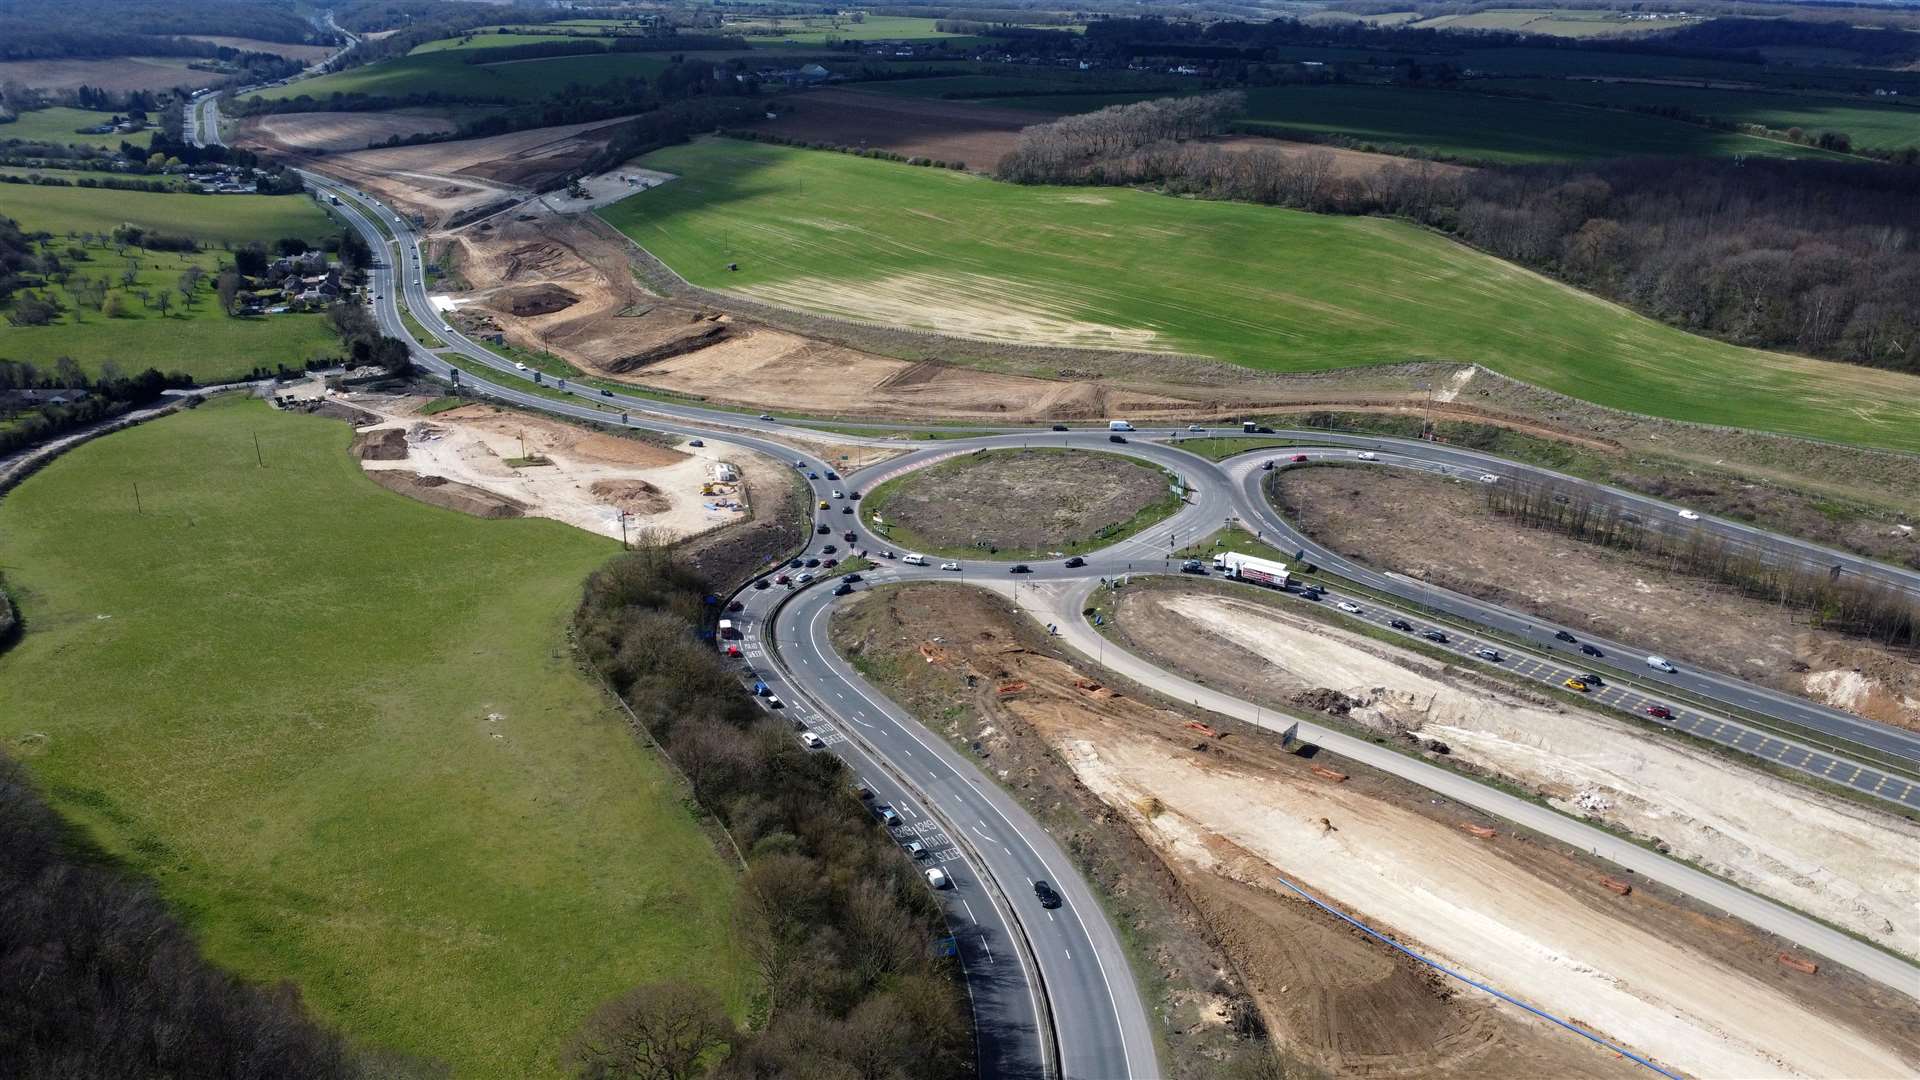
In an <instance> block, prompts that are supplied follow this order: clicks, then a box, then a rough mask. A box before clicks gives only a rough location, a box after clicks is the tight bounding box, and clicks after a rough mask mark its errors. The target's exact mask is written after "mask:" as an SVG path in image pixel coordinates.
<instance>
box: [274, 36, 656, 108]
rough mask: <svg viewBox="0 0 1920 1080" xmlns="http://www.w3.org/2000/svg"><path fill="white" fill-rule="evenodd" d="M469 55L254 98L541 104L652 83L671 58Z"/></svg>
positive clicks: (430, 57)
mask: <svg viewBox="0 0 1920 1080" xmlns="http://www.w3.org/2000/svg"><path fill="white" fill-rule="evenodd" d="M540 40H558V39H550V38H543V39H540ZM464 51H465V50H463V49H457V48H446V49H441V50H438V51H434V52H415V53H412V54H410V55H407V56H402V57H396V58H394V59H391V60H382V61H379V62H378V63H373V64H368V65H367V66H365V67H357V68H349V69H348V70H346V71H340V72H335V73H334V74H331V75H322V76H320V77H319V78H317V79H301V80H297V81H295V82H291V83H288V84H287V85H285V86H275V87H271V88H269V89H267V90H264V91H262V92H261V93H259V94H258V95H254V96H257V97H261V98H265V99H267V100H269V101H288V100H297V99H299V98H301V97H310V98H313V99H314V100H316V101H319V100H323V99H326V98H328V97H331V96H333V95H334V94H367V95H370V96H375V97H405V96H408V95H412V94H440V95H442V96H443V97H444V98H447V99H450V100H459V99H467V100H473V101H511V102H522V101H540V100H542V99H545V98H549V97H552V96H554V95H555V94H558V93H560V92H561V91H563V90H565V89H566V88H567V87H568V86H571V85H574V84H576V83H577V84H579V85H581V86H595V85H598V84H600V83H605V82H609V81H612V80H614V79H628V78H636V77H638V78H647V79H651V78H652V77H653V76H655V75H657V74H659V73H660V72H661V71H664V70H665V69H666V66H667V57H666V55H665V54H660V53H611V52H599V53H586V54H583V55H578V56H549V57H540V58H537V59H531V60H500V61H495V62H494V63H491V64H469V63H466V62H465V58H464V57H463V56H462V55H461V53H462V52H464Z"/></svg>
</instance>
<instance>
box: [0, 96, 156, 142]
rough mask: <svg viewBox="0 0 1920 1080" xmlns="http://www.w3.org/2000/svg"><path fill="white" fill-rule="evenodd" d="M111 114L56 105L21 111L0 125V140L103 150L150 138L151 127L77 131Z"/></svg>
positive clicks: (91, 125)
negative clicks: (90, 132)
mask: <svg viewBox="0 0 1920 1080" xmlns="http://www.w3.org/2000/svg"><path fill="white" fill-rule="evenodd" d="M113 115H114V114H113V113H110V112H95V111H93V110H91V109H69V108H66V107H64V106H58V105H56V106H54V107H53V108H50V109H35V110H33V111H32V112H23V113H21V114H20V115H19V116H18V117H17V118H16V119H15V120H14V121H13V122H12V123H10V124H0V142H4V141H6V140H8V139H20V140H22V141H25V142H50V143H66V144H68V145H71V146H97V147H100V148H101V149H103V150H118V149H120V144H121V143H123V142H129V143H132V144H133V145H135V146H146V145H147V144H148V143H149V142H150V141H151V140H152V138H153V129H152V128H147V129H146V130H144V131H132V132H118V131H116V132H113V133H111V134H107V135H82V134H80V133H79V129H80V128H83V127H93V126H95V125H97V124H104V123H106V122H107V121H109V120H111V119H113ZM150 119H152V118H151V117H150Z"/></svg>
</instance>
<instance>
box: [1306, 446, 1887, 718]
mask: <svg viewBox="0 0 1920 1080" xmlns="http://www.w3.org/2000/svg"><path fill="white" fill-rule="evenodd" d="M1275 484H1276V490H1277V492H1278V499H1279V502H1280V506H1281V508H1282V510H1283V511H1284V512H1286V513H1287V514H1288V516H1289V517H1290V518H1292V519H1293V520H1295V521H1304V523H1305V527H1306V529H1307V531H1308V532H1309V534H1310V535H1312V536H1313V537H1314V538H1315V539H1317V540H1320V541H1322V542H1323V543H1325V544H1326V545H1327V546H1328V547H1331V548H1333V549H1334V550H1336V551H1340V552H1342V553H1344V554H1347V555H1349V556H1353V557H1355V558H1358V559H1361V560H1363V561H1365V562H1366V563H1368V564H1369V565H1371V566H1374V567H1377V568H1379V569H1381V570H1390V571H1395V572H1397V573H1402V574H1406V575H1408V576H1410V577H1415V578H1420V579H1422V580H1426V581H1431V582H1433V583H1434V584H1436V585H1441V586H1444V587H1446V588H1448V589H1453V590H1456V591H1458V592H1463V593H1468V594H1470V595H1474V596H1479V597H1482V598H1484V599H1487V600H1492V601H1495V602H1497V603H1500V604H1503V605H1506V606H1509V607H1515V608H1519V609H1522V610H1526V611H1531V612H1534V613H1535V614H1538V615H1540V616H1542V617H1543V618H1547V619H1550V620H1552V621H1554V622H1560V623H1564V624H1566V625H1568V626H1571V627H1573V628H1574V630H1575V632H1576V633H1577V632H1579V630H1580V629H1581V628H1583V627H1584V628H1586V629H1588V630H1590V631H1591V632H1592V633H1595V634H1598V635H1601V636H1604V637H1610V638H1613V639H1615V640H1618V641H1626V642H1632V643H1633V644H1634V645H1636V646H1639V647H1642V648H1644V650H1645V651H1646V652H1649V653H1659V654H1661V655H1663V656H1670V657H1672V658H1674V659H1675V660H1678V661H1681V662H1683V663H1689V664H1693V665H1696V666H1700V667H1706V668H1711V669H1713V670H1717V671H1722V672H1725V673H1727V674H1730V675H1737V676H1739V677H1741V678H1743V679H1748V680H1751V681H1753V682H1757V683H1761V684H1763V685H1766V686H1771V687H1773V688H1775V689H1778V690H1784V691H1786V692H1788V693H1791V694H1797V695H1800V696H1802V697H1806V698H1810V699H1812V700H1815V701H1818V702H1820V703H1822V704H1824V705H1830V706H1832V707H1834V708H1838V709H1845V710H1847V711H1849V712H1852V713H1855V714H1857V715H1860V716H1864V717H1867V718H1869V719H1872V720H1878V721H1880V722H1882V723H1888V724H1897V725H1899V726H1901V727H1906V728H1912V729H1920V657H1917V656H1916V655H1915V654H1913V653H1912V652H1908V651H1904V650H1888V649H1883V648H1880V647H1878V646H1876V645H1874V644H1872V643H1870V642H1866V641H1862V640H1861V639H1858V638H1853V637H1847V636H1844V635H1841V634H1837V633H1833V632H1831V631H1827V630H1820V629H1815V628H1813V627H1810V626H1808V625H1807V621H1806V617H1805V616H1804V615H1803V614H1800V613H1797V612H1795V611H1792V610H1790V609H1785V608H1782V607H1780V606H1779V605H1777V604H1770V603H1767V602H1766V601H1764V600H1757V599H1751V598H1748V597H1744V596H1741V595H1738V594H1737V593H1734V592H1732V591H1730V590H1728V589H1725V588H1723V587H1721V586H1718V585H1714V584H1712V583H1710V582H1706V581H1702V580H1699V579H1697V578H1692V577H1688V576H1685V575H1681V574H1673V573H1668V572H1666V571H1665V570H1664V569H1662V567H1661V565H1660V564H1659V562H1658V561H1657V560H1654V559H1650V558H1647V557H1644V556H1640V555H1637V554H1634V553H1631V552H1623V551H1616V550H1611V549H1606V548H1601V547H1597V546H1595V545H1592V544H1585V543H1581V542H1579V541H1576V540H1571V539H1568V538H1566V537H1563V536H1560V535H1558V534H1555V533H1552V532H1548V531H1545V530H1541V529H1532V528H1528V527H1526V526H1523V525H1520V524H1518V523H1516V522H1514V521H1512V520H1511V519H1508V518H1504V517H1500V516H1497V515H1495V514H1493V513H1491V512H1490V511H1489V510H1488V509H1487V508H1486V504H1485V501H1484V499H1483V498H1482V497H1481V496H1482V492H1481V490H1480V488H1479V486H1478V485H1469V484H1465V483H1462V482H1458V481H1453V480H1446V479H1441V478H1438V477H1433V476H1428V475H1426V474H1424V473H1414V472H1407V471H1403V470H1399V469H1371V468H1312V469H1295V470H1290V471H1288V472H1286V473H1285V474H1282V475H1280V476H1278V478H1277V479H1276V480H1275ZM1627 659H1628V661H1629V662H1631V660H1632V658H1627Z"/></svg>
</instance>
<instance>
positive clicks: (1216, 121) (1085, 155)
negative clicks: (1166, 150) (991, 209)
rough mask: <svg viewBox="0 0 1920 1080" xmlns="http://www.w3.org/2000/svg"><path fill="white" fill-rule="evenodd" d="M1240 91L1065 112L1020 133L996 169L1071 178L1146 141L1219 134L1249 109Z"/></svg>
mask: <svg viewBox="0 0 1920 1080" xmlns="http://www.w3.org/2000/svg"><path fill="white" fill-rule="evenodd" d="M1246 106H1247V97H1246V95H1245V94H1243V93H1240V92H1239V91H1224V92H1221V93H1215V94H1199V95H1195V96H1193V97H1170V98H1156V99H1154V100H1152V101H1142V102H1138V103H1136V104H1133V105H1109V106H1108V107H1106V108H1104V109H1100V110H1098V111H1096V112H1090V113H1080V114H1078V115H1074V116H1064V117H1061V118H1060V119H1058V120H1055V121H1053V122H1052V123H1050V124H1037V125H1035V126H1033V127H1030V128H1027V129H1025V130H1024V131H1022V132H1021V133H1020V142H1019V143H1018V144H1017V145H1016V146H1015V147H1014V148H1013V150H1012V151H1010V152H1009V153H1008V154H1007V155H1006V156H1005V157H1003V158H1001V159H1000V164H999V167H998V170H997V172H998V175H999V177H1000V179H1002V180H1008V181H1011V182H1013V183H1016V184H1050V183H1072V182H1076V181H1077V180H1079V179H1080V178H1082V177H1083V176H1084V175H1085V174H1086V173H1087V171H1088V170H1090V169H1093V168H1095V167H1096V166H1098V165H1099V164H1100V163H1103V162H1107V161H1112V160H1115V159H1118V158H1122V157H1124V156H1126V155H1128V154H1132V153H1134V152H1135V151H1138V150H1140V149H1142V148H1144V147H1148V146H1156V145H1161V144H1166V143H1176V142H1181V141H1184V140H1188V139H1196V138H1199V137H1201V136H1203V135H1217V134H1219V133H1220V132H1222V131H1224V130H1226V127H1227V123H1228V122H1229V121H1230V120H1232V119H1233V118H1234V117H1235V116H1237V115H1239V114H1240V113H1241V112H1243V111H1245V109H1246Z"/></svg>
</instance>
